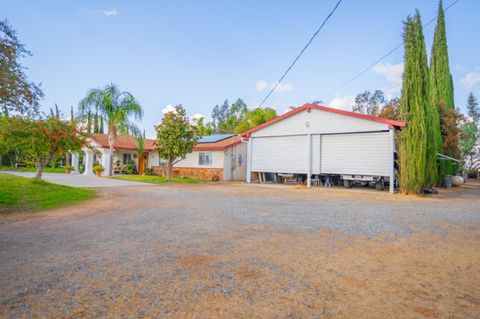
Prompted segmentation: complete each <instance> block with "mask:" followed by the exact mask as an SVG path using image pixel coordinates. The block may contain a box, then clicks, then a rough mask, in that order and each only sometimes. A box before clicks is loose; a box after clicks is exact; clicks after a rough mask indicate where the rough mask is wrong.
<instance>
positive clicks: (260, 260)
mask: <svg viewBox="0 0 480 319" xmlns="http://www.w3.org/2000/svg"><path fill="white" fill-rule="evenodd" d="M99 191H100V197H99V198H98V199H95V200H93V201H91V202H88V203H86V204H81V205H80V206H76V207H72V208H68V209H60V210H56V211H51V212H45V213H39V214H35V215H31V216H28V215H15V216H4V217H2V218H1V219H0V261H1V263H0V292H1V293H0V317H7V318H8V317H12V318H17V317H24V316H25V317H69V318H84V317H90V318H91V317H115V318H121V317H125V318H141V317H167V316H168V317H175V318H185V317H197V318H216V317H222V318H225V317H239V318H252V317H253V318H255V317H257V318H297V317H303V318H329V317H335V318H353V317H357V318H359V317H364V318H366V317H368V318H387V317H408V318H442V317H445V318H447V317H459V318H463V317H465V318H467V317H471V318H473V317H478V314H480V288H479V286H478V283H479V282H480V246H479V243H480V231H479V230H480V209H479V204H480V184H479V183H472V184H467V185H464V186H463V187H462V188H461V189H455V190H451V191H443V192H442V193H441V194H440V195H439V196H436V197H432V198H422V199H419V198H414V197H403V196H399V195H397V196H390V195H386V194H383V193H376V192H366V193H364V192H351V191H343V190H336V189H333V190H330V189H328V190H327V189H311V190H307V189H294V188H289V187H280V188H267V187H257V186H249V185H240V184H207V185H166V186H144V187H141V188H140V187H122V188H104V189H99Z"/></svg>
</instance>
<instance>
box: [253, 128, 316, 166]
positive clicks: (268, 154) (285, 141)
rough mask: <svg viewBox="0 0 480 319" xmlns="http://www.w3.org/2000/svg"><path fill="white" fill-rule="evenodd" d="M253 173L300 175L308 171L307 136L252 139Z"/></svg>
mask: <svg viewBox="0 0 480 319" xmlns="http://www.w3.org/2000/svg"><path fill="white" fill-rule="evenodd" d="M251 156H252V159H251V160H252V171H253V172H276V173H300V174H302V173H303V174H304V173H306V172H307V171H308V157H307V156H308V139H307V135H299V136H275V137H254V138H252V153H251Z"/></svg>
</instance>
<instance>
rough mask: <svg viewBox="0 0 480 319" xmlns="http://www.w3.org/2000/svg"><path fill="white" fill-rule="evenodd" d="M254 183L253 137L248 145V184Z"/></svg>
mask: <svg viewBox="0 0 480 319" xmlns="http://www.w3.org/2000/svg"><path fill="white" fill-rule="evenodd" d="M251 182H252V137H250V138H249V139H248V145H247V183H251Z"/></svg>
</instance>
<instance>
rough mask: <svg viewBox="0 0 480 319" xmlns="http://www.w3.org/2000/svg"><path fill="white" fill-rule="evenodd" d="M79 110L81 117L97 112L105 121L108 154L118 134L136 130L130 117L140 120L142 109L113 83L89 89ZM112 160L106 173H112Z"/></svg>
mask: <svg viewBox="0 0 480 319" xmlns="http://www.w3.org/2000/svg"><path fill="white" fill-rule="evenodd" d="M79 110H80V114H81V116H82V117H85V116H86V115H87V114H88V113H89V112H91V113H93V111H95V112H97V113H98V115H100V116H101V117H103V119H104V121H105V122H106V123H107V135H108V145H109V147H110V154H112V152H113V146H114V145H115V140H116V138H117V136H118V134H128V132H137V131H138V128H137V126H136V125H135V124H134V123H132V122H131V121H130V119H131V117H133V118H134V119H135V120H141V119H142V115H143V111H142V107H141V106H140V104H139V103H138V101H137V100H136V99H135V98H134V97H133V95H132V94H130V93H129V92H124V91H120V89H119V88H118V87H117V86H116V85H115V84H113V83H111V84H108V85H106V86H105V87H104V88H99V89H91V90H90V91H88V93H87V95H86V96H85V97H84V98H83V99H82V100H81V101H80V103H79ZM112 161H113V158H112V157H111V158H110V170H109V171H108V172H107V175H112Z"/></svg>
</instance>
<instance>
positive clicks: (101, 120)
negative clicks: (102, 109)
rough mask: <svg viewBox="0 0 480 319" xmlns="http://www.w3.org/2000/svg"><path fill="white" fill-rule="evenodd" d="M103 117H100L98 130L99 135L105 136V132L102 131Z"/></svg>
mask: <svg viewBox="0 0 480 319" xmlns="http://www.w3.org/2000/svg"><path fill="white" fill-rule="evenodd" d="M103 122H104V121H103V115H100V128H99V133H100V134H105V131H104V129H103Z"/></svg>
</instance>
